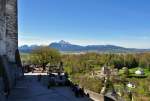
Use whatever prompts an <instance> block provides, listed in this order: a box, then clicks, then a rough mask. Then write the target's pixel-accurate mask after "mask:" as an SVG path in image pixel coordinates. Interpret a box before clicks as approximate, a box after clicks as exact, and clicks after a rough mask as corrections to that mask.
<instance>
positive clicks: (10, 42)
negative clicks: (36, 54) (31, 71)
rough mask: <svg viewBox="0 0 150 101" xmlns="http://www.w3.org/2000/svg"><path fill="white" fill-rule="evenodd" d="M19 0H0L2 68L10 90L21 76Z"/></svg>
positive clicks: (0, 60)
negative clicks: (18, 20)
mask: <svg viewBox="0 0 150 101" xmlns="http://www.w3.org/2000/svg"><path fill="white" fill-rule="evenodd" d="M17 19H18V18H17V0H0V68H3V80H4V85H5V90H7V91H9V90H10V89H11V88H12V87H13V86H14V84H15V81H16V80H17V79H18V78H19V77H20V75H21V73H23V72H21V68H19V67H21V61H20V58H19V57H20V55H19V51H18V24H17V23H18V22H17Z"/></svg>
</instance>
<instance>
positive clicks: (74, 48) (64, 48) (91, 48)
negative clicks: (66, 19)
mask: <svg viewBox="0 0 150 101" xmlns="http://www.w3.org/2000/svg"><path fill="white" fill-rule="evenodd" d="M38 47H40V46H38V45H31V46H28V45H23V46H21V47H19V50H20V52H24V53H29V52H31V51H32V50H33V49H35V48H38ZM48 47H50V48H55V49H58V50H59V51H61V52H73V53H78V52H98V53H109V52H111V53H134V52H149V51H150V49H135V48H124V47H120V46H115V45H87V46H80V45H74V44H71V43H69V42H65V41H63V40H61V41H59V42H53V43H51V44H49V45H48Z"/></svg>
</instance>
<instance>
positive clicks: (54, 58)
mask: <svg viewBox="0 0 150 101" xmlns="http://www.w3.org/2000/svg"><path fill="white" fill-rule="evenodd" d="M21 60H22V62H23V64H34V65H41V66H43V67H45V66H46V65H47V64H48V63H50V64H52V65H56V64H58V63H60V61H61V55H60V52H59V51H58V50H56V49H52V48H49V47H44V46H42V47H39V48H36V49H35V50H33V51H32V53H30V54H21Z"/></svg>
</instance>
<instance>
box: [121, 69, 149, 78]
mask: <svg viewBox="0 0 150 101" xmlns="http://www.w3.org/2000/svg"><path fill="white" fill-rule="evenodd" d="M138 69H139V68H138V67H137V68H131V69H129V73H130V74H129V75H131V76H139V75H136V74H135V71H137V70H138ZM143 70H144V73H145V74H144V75H143V76H148V77H150V71H149V70H148V69H147V68H145V69H143ZM123 73H124V70H122V69H120V70H119V74H120V75H123Z"/></svg>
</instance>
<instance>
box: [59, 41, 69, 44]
mask: <svg viewBox="0 0 150 101" xmlns="http://www.w3.org/2000/svg"><path fill="white" fill-rule="evenodd" d="M58 43H59V44H70V43H69V42H67V41H64V40H61V41H59V42H58Z"/></svg>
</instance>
